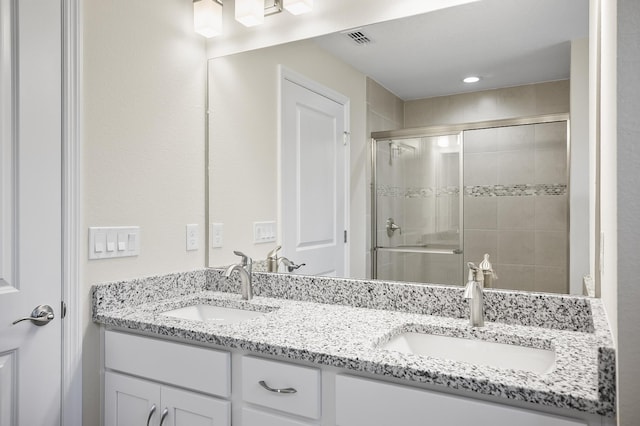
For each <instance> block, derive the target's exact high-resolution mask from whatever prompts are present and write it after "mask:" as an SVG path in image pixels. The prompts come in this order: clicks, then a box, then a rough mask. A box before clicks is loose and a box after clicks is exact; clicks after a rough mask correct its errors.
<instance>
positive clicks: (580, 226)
mask: <svg viewBox="0 0 640 426" xmlns="http://www.w3.org/2000/svg"><path fill="white" fill-rule="evenodd" d="M588 30H589V2H588V0H565V1H562V2H558V1H556V0H522V1H518V2H513V1H504V0H483V1H479V2H473V3H468V4H465V5H459V6H455V7H451V8H448V9H443V10H439V11H435V12H430V13H427V14H423V15H416V16H411V17H407V18H402V19H399V20H394V21H388V22H382V23H378V24H373V25H369V26H365V27H361V28H355V29H350V30H347V31H344V32H340V33H335V34H328V35H325V36H320V37H317V38H314V39H308V40H300V41H295V42H291V43H287V44H281V45H277V46H272V47H267V48H263V49H257V50H251V51H246V52H241V53H236V54H233V55H228V56H222V57H216V58H213V59H210V60H209V63H208V94H207V96H208V105H209V121H208V164H209V173H208V220H209V227H210V233H209V241H208V247H209V249H208V263H209V266H214V267H215V266H223V265H228V264H231V263H234V262H237V257H236V256H234V254H233V251H234V250H240V251H242V252H245V253H246V254H248V255H249V256H251V257H252V258H253V259H254V261H255V262H257V269H258V270H260V268H262V267H264V265H266V262H260V261H265V260H266V258H267V254H268V253H269V252H272V251H273V250H274V249H276V248H277V246H282V249H281V250H280V251H279V252H278V254H279V255H280V256H284V257H286V258H288V259H290V260H291V261H292V262H294V263H296V264H301V263H304V264H305V265H304V266H302V267H300V268H299V269H297V270H294V271H293V272H292V273H300V274H311V275H313V274H322V275H333V276H345V277H351V278H372V277H378V278H380V279H397V280H407V281H414V282H431V283H439V284H461V282H462V281H463V280H464V273H463V269H464V264H465V262H467V261H474V262H476V263H478V262H480V261H481V260H483V255H484V253H489V254H490V255H491V257H490V260H491V262H492V263H493V266H494V269H495V270H496V272H497V275H498V280H496V281H495V282H494V287H498V288H511V289H519V290H531V291H546V292H556V293H572V294H582V292H583V276H584V275H588V274H589V273H590V272H591V271H590V270H591V265H592V263H593V261H592V259H593V253H592V252H593V249H591V252H590V246H591V244H590V239H592V237H591V236H592V231H591V227H590V225H589V210H590V207H589V197H590V195H589V192H590V191H589V169H590V166H589V161H590V160H589V137H588V128H587V126H588V110H589V107H588V74H589V70H588V67H589V61H588V50H589V47H588V37H589V34H588ZM472 75H477V76H479V77H480V81H478V82H477V83H473V84H470V83H464V82H463V81H462V80H463V78H465V77H468V76H472ZM372 137H373V139H372ZM322 143H325V144H328V145H326V146H324V147H322V148H319V146H321V145H317V144H322ZM374 176H377V178H376V179H375V181H374ZM345 241H346V242H345ZM374 246H377V247H382V248H390V249H391V250H381V251H379V252H377V251H376V250H374ZM331 247H334V248H335V250H334V251H332V252H328V251H327V250H329V248H331ZM403 248H408V250H404V251H403V250H402V249H403ZM382 252H384V253H382ZM425 252H426V255H431V256H426V257H425ZM381 253H382V254H381ZM332 256H333V258H335V259H338V261H337V264H338V266H326V265H325V264H324V263H323V262H324V260H321V257H322V259H325V258H331V257H332ZM452 256H453V257H452ZM280 266H281V269H280V272H288V271H287V269H286V265H285V264H284V263H282V264H281V265H280Z"/></svg>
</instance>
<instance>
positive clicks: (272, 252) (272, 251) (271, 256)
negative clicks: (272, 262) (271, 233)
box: [267, 246, 282, 259]
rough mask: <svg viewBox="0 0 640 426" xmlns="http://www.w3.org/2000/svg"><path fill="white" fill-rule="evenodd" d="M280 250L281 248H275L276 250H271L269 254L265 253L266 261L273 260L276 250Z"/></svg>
mask: <svg viewBox="0 0 640 426" xmlns="http://www.w3.org/2000/svg"><path fill="white" fill-rule="evenodd" d="M281 248H282V246H276V248H274V249H273V250H271V251H270V252H269V253H267V259H273V258H275V257H278V256H277V253H278V250H280V249H281Z"/></svg>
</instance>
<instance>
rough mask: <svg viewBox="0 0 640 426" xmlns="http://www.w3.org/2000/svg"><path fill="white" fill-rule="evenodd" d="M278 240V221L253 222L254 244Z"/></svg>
mask: <svg viewBox="0 0 640 426" xmlns="http://www.w3.org/2000/svg"><path fill="white" fill-rule="evenodd" d="M275 241H276V222H275V221H270V222H253V242H254V244H260V243H272V242H275Z"/></svg>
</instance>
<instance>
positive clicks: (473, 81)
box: [462, 76, 480, 83]
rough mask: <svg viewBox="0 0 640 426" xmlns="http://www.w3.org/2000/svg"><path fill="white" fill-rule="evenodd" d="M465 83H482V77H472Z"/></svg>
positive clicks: (466, 79) (465, 80)
mask: <svg viewBox="0 0 640 426" xmlns="http://www.w3.org/2000/svg"><path fill="white" fill-rule="evenodd" d="M462 81H464V82H465V83H477V82H479V81H480V77H476V76H471V77H467V78H465V79H464V80H462Z"/></svg>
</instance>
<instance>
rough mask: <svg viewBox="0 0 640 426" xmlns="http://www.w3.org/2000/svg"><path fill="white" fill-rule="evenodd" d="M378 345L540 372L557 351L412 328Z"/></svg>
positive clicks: (547, 367) (551, 363) (548, 367)
mask: <svg viewBox="0 0 640 426" xmlns="http://www.w3.org/2000/svg"><path fill="white" fill-rule="evenodd" d="M381 347H382V348H383V349H387V350H391V351H397V352H404V353H409V354H415V355H426V356H430V357H433V358H441V359H448V360H452V361H460V362H466V363H469V364H476V365H487V366H491V367H495V368H504V369H514V370H524V371H530V372H533V373H541V374H544V373H548V372H550V371H551V370H553V368H554V367H555V362H556V354H555V352H554V351H552V350H546V349H536V348H528V347H525V346H517V345H508V344H504V343H494V342H487V341H484V340H475V339H464V338H459V337H449V336H439V335H435V334H425V333H415V332H406V333H402V334H399V335H398V336H395V337H394V338H392V339H391V340H390V341H388V342H387V343H384V344H383V345H382V346H381Z"/></svg>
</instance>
